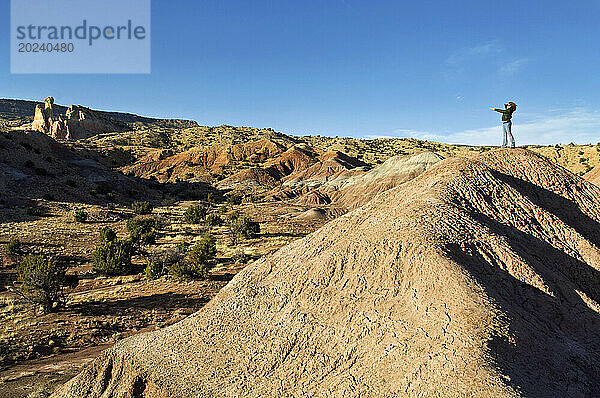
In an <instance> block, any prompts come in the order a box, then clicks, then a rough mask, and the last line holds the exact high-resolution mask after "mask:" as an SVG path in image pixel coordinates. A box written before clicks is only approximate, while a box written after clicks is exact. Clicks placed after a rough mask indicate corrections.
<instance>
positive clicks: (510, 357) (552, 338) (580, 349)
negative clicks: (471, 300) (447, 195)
mask: <svg viewBox="0 0 600 398" xmlns="http://www.w3.org/2000/svg"><path fill="white" fill-rule="evenodd" d="M497 177H498V178H501V179H502V180H503V181H505V182H507V183H508V184H510V185H511V186H513V187H514V188H516V189H517V190H518V191H519V192H520V193H521V194H523V195H525V196H527V197H528V198H529V199H530V200H531V201H532V202H534V203H536V204H537V205H538V206H541V207H543V208H544V209H546V210H548V211H550V212H552V213H553V214H554V215H556V216H557V217H559V218H560V219H561V220H563V222H565V223H566V224H568V225H569V226H571V227H572V228H574V229H575V230H577V231H578V232H579V233H580V234H582V235H583V236H585V237H586V238H588V239H589V240H590V241H592V242H594V243H596V242H597V241H598V238H599V237H600V224H598V223H597V222H595V221H594V220H592V219H591V218H590V217H588V216H587V215H586V214H583V213H582V212H581V211H580V210H579V208H578V207H577V206H576V205H575V204H574V203H573V202H570V201H568V200H566V199H564V198H563V197H560V196H558V195H556V194H554V193H553V192H550V191H548V190H546V189H544V188H541V187H539V186H536V185H533V184H531V183H528V182H526V181H522V180H518V179H516V178H514V177H510V176H506V175H501V176H497ZM471 216H472V217H473V218H474V219H475V220H477V221H478V222H479V223H481V224H482V225H484V226H485V227H487V228H489V229H490V230H491V231H495V232H496V233H498V234H499V235H502V236H504V237H505V238H506V239H507V242H508V244H509V245H510V247H511V249H512V251H513V252H514V253H516V254H517V255H518V256H520V257H521V258H522V259H523V260H524V261H525V262H526V263H527V264H528V265H529V266H530V267H531V268H532V269H533V270H534V271H535V273H537V274H538V275H540V276H541V277H542V279H543V281H544V284H545V285H546V286H547V287H548V290H549V291H550V292H551V295H549V294H546V293H545V292H543V291H542V290H539V289H538V288H536V287H534V286H532V285H530V284H528V283H524V282H522V281H521V280H519V279H517V278H516V277H515V276H513V275H511V274H510V273H509V272H508V271H506V270H505V269H506V267H505V265H504V264H499V263H490V261H489V258H493V256H487V258H488V259H486V257H484V256H483V255H481V252H480V249H479V248H478V247H477V246H478V243H477V242H473V243H472V244H471V245H470V246H471V247H468V248H461V247H459V246H458V245H451V246H448V247H446V252H447V253H448V255H449V256H450V257H451V258H452V259H453V260H455V261H457V262H458V263H460V264H464V265H465V266H466V268H467V269H468V270H469V271H470V273H471V274H472V275H473V276H475V277H476V278H477V280H478V282H479V283H480V284H481V286H483V288H484V289H485V291H486V293H487V294H488V295H489V296H490V297H491V298H492V299H494V301H495V304H496V305H497V306H498V308H499V309H500V311H502V312H503V313H504V314H506V317H507V319H508V320H509V321H510V330H509V333H510V335H511V336H512V340H513V342H511V341H508V339H507V338H506V337H505V336H495V337H494V338H493V339H492V341H490V342H489V343H488V349H489V353H490V355H491V357H492V359H493V361H494V362H495V365H496V366H497V367H498V368H499V369H500V370H501V372H502V373H503V374H506V375H508V376H510V381H508V382H507V383H508V384H510V385H511V386H513V387H514V388H516V389H517V390H518V391H520V392H521V393H522V394H523V395H524V396H527V397H541V396H543V397H566V396H581V394H583V395H584V396H600V369H597V368H596V367H595V364H597V363H598V362H599V361H600V334H599V332H598V331H599V330H600V314H598V313H597V312H595V311H594V310H592V309H590V308H589V307H588V306H587V305H586V303H585V302H584V301H583V299H582V298H581V296H580V295H579V294H578V293H577V291H579V292H582V293H583V294H585V295H586V296H587V297H589V298H591V299H593V300H595V301H596V302H599V303H600V272H598V270H596V269H595V268H593V267H591V266H589V265H588V264H586V263H585V262H583V261H581V260H579V259H577V258H575V257H572V256H571V255H569V254H567V253H565V252H564V251H562V250H558V249H556V248H555V247H553V246H552V245H550V244H549V243H547V242H545V241H543V240H540V239H539V238H537V237H535V236H533V235H531V234H527V233H524V232H522V231H520V230H518V229H517V228H515V227H512V226H509V225H506V224H503V223H501V222H499V221H497V220H494V219H492V218H490V217H489V216H487V215H485V214H482V213H480V212H478V211H476V210H473V211H472V214H471ZM465 249H466V250H465ZM492 261H493V260H492ZM509 267H510V266H509ZM532 317H533V319H532ZM531 358H536V360H535V361H533V362H530V359H531ZM573 369H575V370H573Z"/></svg>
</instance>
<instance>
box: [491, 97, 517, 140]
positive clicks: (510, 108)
mask: <svg viewBox="0 0 600 398" xmlns="http://www.w3.org/2000/svg"><path fill="white" fill-rule="evenodd" d="M490 109H491V110H493V111H496V112H500V113H501V114H502V132H503V134H504V141H503V142H502V148H506V146H507V145H508V137H510V147H511V148H514V147H515V137H513V135H512V131H511V130H512V121H511V119H512V114H513V112H514V111H516V110H517V104H515V103H514V102H507V103H506V104H504V109H498V108H490Z"/></svg>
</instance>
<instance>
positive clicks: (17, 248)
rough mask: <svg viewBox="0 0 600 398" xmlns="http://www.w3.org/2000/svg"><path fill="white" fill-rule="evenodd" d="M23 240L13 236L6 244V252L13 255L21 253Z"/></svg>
mask: <svg viewBox="0 0 600 398" xmlns="http://www.w3.org/2000/svg"><path fill="white" fill-rule="evenodd" d="M21 249H22V247H21V241H20V240H19V239H17V238H12V239H11V240H10V241H9V242H8V243H7V244H6V252H7V253H8V254H12V255H17V254H21Z"/></svg>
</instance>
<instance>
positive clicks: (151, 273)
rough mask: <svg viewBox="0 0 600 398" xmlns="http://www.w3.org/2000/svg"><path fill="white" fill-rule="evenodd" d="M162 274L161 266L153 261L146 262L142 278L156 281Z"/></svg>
mask: <svg viewBox="0 0 600 398" xmlns="http://www.w3.org/2000/svg"><path fill="white" fill-rule="evenodd" d="M164 274H165V272H164V268H163V265H162V264H160V263H158V262H155V261H148V264H147V265H146V268H144V277H145V278H146V279H148V280H149V281H151V280H154V279H158V278H160V277H161V276H163V275H164Z"/></svg>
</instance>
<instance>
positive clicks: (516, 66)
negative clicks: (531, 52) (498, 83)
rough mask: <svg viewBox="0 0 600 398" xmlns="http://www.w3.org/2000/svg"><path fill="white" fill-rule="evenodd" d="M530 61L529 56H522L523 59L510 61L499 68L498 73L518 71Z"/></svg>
mask: <svg viewBox="0 0 600 398" xmlns="http://www.w3.org/2000/svg"><path fill="white" fill-rule="evenodd" d="M528 62H529V59H527V58H521V59H517V60H515V61H512V62H509V63H507V64H504V65H502V66H501V67H500V69H498V73H499V74H500V75H505V76H506V75H512V74H514V73H517V72H518V71H519V70H521V69H522V68H523V67H524V66H525V65H527V63H528Z"/></svg>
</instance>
